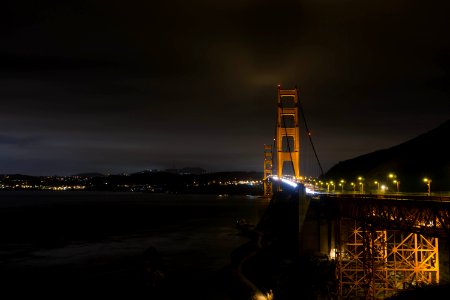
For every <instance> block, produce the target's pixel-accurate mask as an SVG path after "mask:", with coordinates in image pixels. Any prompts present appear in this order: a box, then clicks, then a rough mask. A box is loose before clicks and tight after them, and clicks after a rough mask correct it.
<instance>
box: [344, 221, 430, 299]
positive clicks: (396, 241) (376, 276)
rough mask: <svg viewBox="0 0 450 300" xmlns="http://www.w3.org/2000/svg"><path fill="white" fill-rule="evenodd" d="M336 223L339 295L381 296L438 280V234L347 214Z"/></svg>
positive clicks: (346, 296)
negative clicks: (395, 227) (386, 225)
mask: <svg viewBox="0 0 450 300" xmlns="http://www.w3.org/2000/svg"><path fill="white" fill-rule="evenodd" d="M336 225H337V226H336V227H335V228H336V248H337V249H336V250H337V251H336V266H337V268H336V272H337V277H338V282H339V286H338V295H339V298H340V299H385V298H387V297H389V296H392V295H393V294H394V293H395V292H397V291H398V290H402V289H406V288H408V287H410V286H414V285H419V284H430V283H439V253H438V238H435V237H425V236H423V235H421V234H416V233H405V232H402V231H400V230H386V229H381V228H382V227H378V228H380V229H378V228H377V227H374V226H373V225H371V224H368V223H366V222H360V221H356V220H354V219H348V218H346V219H345V218H340V219H339V220H338V221H337V224H336Z"/></svg>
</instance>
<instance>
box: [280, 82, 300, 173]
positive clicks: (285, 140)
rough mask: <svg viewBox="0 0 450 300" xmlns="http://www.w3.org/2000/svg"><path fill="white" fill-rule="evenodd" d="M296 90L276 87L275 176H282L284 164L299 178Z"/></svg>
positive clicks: (298, 131)
mask: <svg viewBox="0 0 450 300" xmlns="http://www.w3.org/2000/svg"><path fill="white" fill-rule="evenodd" d="M298 101H299V99H298V90H297V88H295V89H291V90H285V89H282V88H281V86H280V85H278V110H277V129H276V145H277V171H278V172H277V175H278V176H279V177H281V176H283V169H284V166H285V163H289V162H290V164H291V168H292V171H293V174H292V175H293V176H295V179H299V178H300V129H299V126H298V120H299V117H298V108H299V102H298Z"/></svg>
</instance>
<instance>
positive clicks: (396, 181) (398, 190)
mask: <svg viewBox="0 0 450 300" xmlns="http://www.w3.org/2000/svg"><path fill="white" fill-rule="evenodd" d="M392 182H393V183H395V184H396V185H397V193H398V192H400V188H399V186H400V181H398V180H394V181H392Z"/></svg>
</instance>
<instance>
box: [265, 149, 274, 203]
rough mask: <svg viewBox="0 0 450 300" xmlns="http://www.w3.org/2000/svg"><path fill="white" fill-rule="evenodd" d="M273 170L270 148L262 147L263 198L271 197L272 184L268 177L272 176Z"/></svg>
mask: <svg viewBox="0 0 450 300" xmlns="http://www.w3.org/2000/svg"><path fill="white" fill-rule="evenodd" d="M272 170H273V154H272V146H271V145H264V179H263V182H264V196H266V197H271V196H272V194H273V190H272V182H271V181H269V177H270V176H272V172H273V171H272Z"/></svg>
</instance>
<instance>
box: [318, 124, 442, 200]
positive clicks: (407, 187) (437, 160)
mask: <svg viewBox="0 0 450 300" xmlns="http://www.w3.org/2000/svg"><path fill="white" fill-rule="evenodd" d="M449 137H450V120H447V121H446V122H444V123H443V124H441V125H440V126H438V127H437V128H435V129H432V130H430V131H428V132H426V133H423V134H421V135H419V136H417V137H416V138H413V139H411V140H409V141H406V142H404V143H401V144H399V145H397V146H394V147H391V148H387V149H383V150H378V151H375V152H371V153H368V154H365V155H361V156H358V157H356V158H353V159H349V160H345V161H342V162H339V163H338V164H336V165H334V166H333V167H332V168H331V169H330V170H329V171H328V172H327V173H326V174H325V175H324V176H323V179H325V180H335V181H339V180H340V179H344V180H346V182H347V183H348V182H350V181H354V182H356V178H357V177H358V176H362V177H363V178H364V181H365V184H366V191H369V190H374V189H376V185H375V184H374V181H375V180H377V181H379V182H381V183H386V184H388V185H389V189H390V190H393V191H395V190H396V187H395V186H394V184H393V183H392V180H388V174H389V173H393V174H395V175H396V177H397V179H398V181H400V186H399V187H400V191H403V192H426V191H427V186H426V184H425V183H424V182H423V178H424V177H427V178H430V179H431V180H432V182H431V191H432V192H436V191H450V155H449V151H448V149H449V147H448V146H447V145H448V144H447V142H448V141H447V140H448V138H449Z"/></svg>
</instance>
